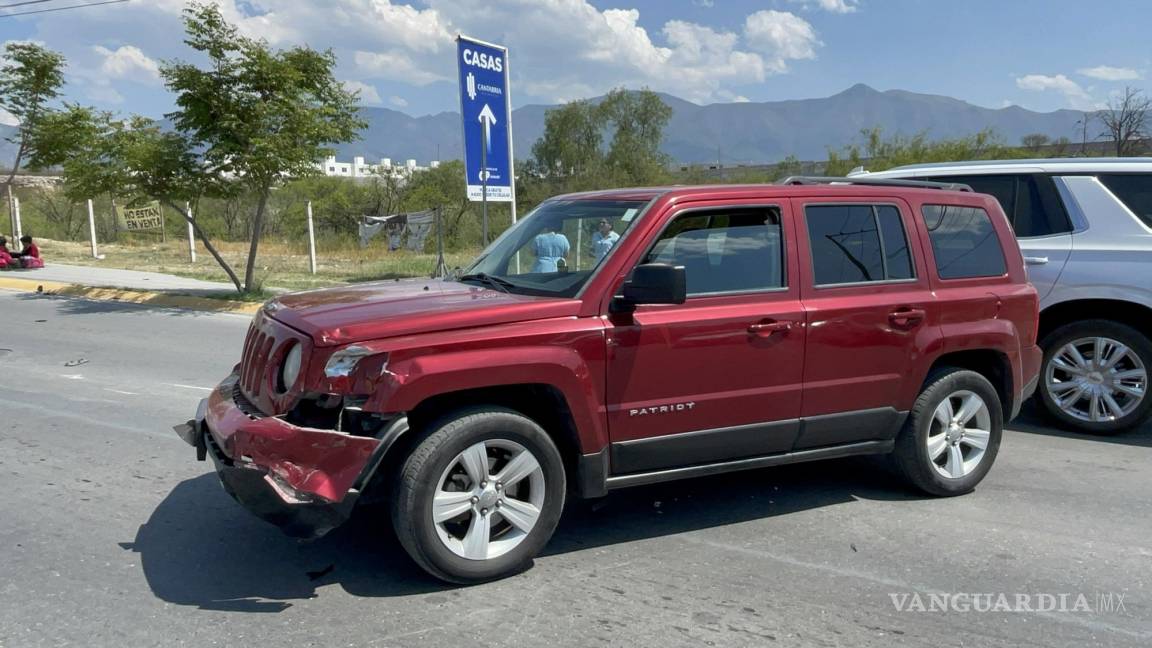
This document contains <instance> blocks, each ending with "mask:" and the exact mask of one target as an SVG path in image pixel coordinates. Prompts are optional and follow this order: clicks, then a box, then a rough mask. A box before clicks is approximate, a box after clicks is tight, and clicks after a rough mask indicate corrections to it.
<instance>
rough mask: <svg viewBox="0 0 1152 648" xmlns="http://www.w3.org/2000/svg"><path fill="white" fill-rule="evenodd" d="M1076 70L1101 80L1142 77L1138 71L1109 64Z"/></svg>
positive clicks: (1129, 79) (1130, 79) (1133, 79)
mask: <svg viewBox="0 0 1152 648" xmlns="http://www.w3.org/2000/svg"><path fill="white" fill-rule="evenodd" d="M1076 71H1077V72H1078V73H1080V74H1082V75H1084V76H1086V77H1091V78H1093V79H1100V80H1101V81H1135V80H1137V79H1141V78H1143V75H1141V74H1140V72H1138V71H1136V70H1133V69H1132V68H1124V67H1112V66H1110V65H1097V66H1096V67H1090V68H1081V69H1079V70H1076Z"/></svg>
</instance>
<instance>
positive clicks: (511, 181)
mask: <svg viewBox="0 0 1152 648" xmlns="http://www.w3.org/2000/svg"><path fill="white" fill-rule="evenodd" d="M509 58H510V57H509V55H508V50H507V49H505V50H504V96H505V97H507V98H508V101H507V102H506V103H505V104H504V107H505V108H506V109H507V110H506V112H505V113H504V123H505V124H507V125H508V187H509V189H511V190H512V203H511V205H509V206H510V207H511V208H512V224H513V225H515V224H516V159H515V156H513V155H512V80H511V78H509V76H508V75H509V74H510V73H509V71H508V70H509V68H511V67H512V64H511V63H510V62H509V60H508V59H509ZM516 272H517V273H519V272H520V257H519V256H517V257H516Z"/></svg>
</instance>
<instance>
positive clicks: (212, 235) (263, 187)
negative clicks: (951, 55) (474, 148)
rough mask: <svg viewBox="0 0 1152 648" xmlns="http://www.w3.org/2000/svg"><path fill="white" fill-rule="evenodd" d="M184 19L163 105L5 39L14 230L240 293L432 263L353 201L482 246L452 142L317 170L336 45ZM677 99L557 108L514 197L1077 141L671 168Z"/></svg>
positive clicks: (211, 8) (1055, 151)
mask: <svg viewBox="0 0 1152 648" xmlns="http://www.w3.org/2000/svg"><path fill="white" fill-rule="evenodd" d="M185 28H186V43H187V44H188V45H189V46H190V47H191V49H192V50H194V51H196V52H197V53H198V56H197V59H196V60H197V61H198V63H197V64H192V63H187V62H182V61H170V62H166V63H165V64H164V66H163V67H162V70H161V75H162V77H163V79H164V82H165V84H166V86H167V87H168V89H169V90H170V91H171V92H172V93H173V96H174V101H175V104H176V106H177V109H176V111H175V112H173V113H171V114H168V115H165V118H166V121H165V122H160V121H157V120H154V119H150V118H146V117H140V116H135V115H117V114H112V113H107V112H103V111H98V110H95V109H93V108H89V107H86V106H82V105H78V104H74V103H69V102H68V101H67V100H63V101H61V100H60V93H61V90H62V86H63V78H64V77H63V70H64V68H65V66H66V61H65V60H64V58H63V57H62V56H60V55H59V54H57V53H55V52H52V51H50V50H47V49H46V48H44V47H43V46H41V45H38V44H30V43H15V42H13V43H9V44H7V45H6V46H5V51H4V61H3V65H0V108H4V109H6V110H8V111H9V112H10V113H12V114H13V115H15V116H16V117H17V118H18V119H19V120H20V128H19V130H18V134H17V135H16V137H15V138H14V139H13V141H14V142H15V143H17V144H18V149H19V152H18V155H17V157H16V159H15V160H12V161H9V162H7V164H6V166H8V167H9V169H8V171H7V172H5V173H4V174H2V175H0V182H3V184H4V186H3V187H0V190H5V191H6V193H7V190H11V191H12V193H13V195H15V196H16V197H18V198H19V200H20V203H21V207H22V209H21V212H22V221H23V231H24V232H26V233H31V234H33V235H34V236H35V237H36V238H37V239H38V240H39V241H40V243H41V247H42V249H43V250H44V253H45V256H46V257H47V259H48V262H49V263H52V262H58V263H78V264H90V265H99V266H104V267H117V268H128V269H137V270H153V271H159V272H167V273H172V274H178V275H182V276H189V277H196V278H202V279H212V280H219V281H227V282H230V283H232V285H233V286H234V287H235V289H236V291H237V292H239V293H241V294H244V293H256V294H262V291H263V289H264V288H266V287H277V288H290V289H296V288H308V287H315V286H324V285H332V284H337V283H344V282H355V281H366V280H370V279H388V278H394V277H401V276H420V275H429V274H431V273H432V271H433V268H434V267H435V265H436V258H437V257H436V245H437V237H436V236H435V234H433V235H432V236H429V237H427V240H426V242H425V249H424V250H420V251H388V249H387V248H388V242H387V240H386V238H387V237H386V236H380V237H377V238H376V239H375V240H373V241H372V242H371V243H370V244H369V245H368V246H367V247H364V248H362V247H360V244H359V240H358V223H359V222H360V220H361V218H362V217H364V216H382V215H388V214H394V213H399V212H414V211H421V210H425V209H430V208H438V209H439V210H440V215H441V226H442V228H443V239H444V245H445V249H446V259H445V260H446V262H447V265H448V267H449V268H452V267H456V266H461V265H464V264H465V263H466V262H467V261H468V260H469V259H470V258H471V257H472V256H474V255H475V254H476V253H477V252H478V251H479V241H480V229H481V228H480V215H479V213H480V208H479V204H478V203H471V202H469V201H468V200H467V199H466V198H465V192H464V170H463V164H462V163H461V162H460V161H450V162H445V163H443V164H441V165H440V166H439V167H437V168H433V169H429V170H427V171H421V172H415V173H412V174H411V175H409V176H395V175H381V176H378V177H371V178H367V179H364V178H360V179H349V178H335V177H325V176H323V175H322V174H321V173H320V170H319V168H318V167H317V166H316V164H315V162H316V161H317V160H319V159H322V158H323V157H324V156H325V155H327V154H328V153H329V151H330V149H329V148H328V147H330V146H331V145H332V144H336V143H341V142H348V141H353V140H355V139H356V138H357V137H358V135H357V132H358V131H359V129H361V128H363V126H364V124H363V123H362V122H361V120H360V118H359V115H358V111H357V109H356V104H357V102H358V97H357V96H356V94H355V93H350V92H348V91H346V90H345V89H344V88H343V86H342V85H341V84H340V83H339V82H338V81H337V80H336V78H335V76H334V70H335V68H336V65H337V61H336V59H335V56H334V55H333V54H332V53H331V52H330V51H317V50H313V49H311V48H308V47H297V48H292V49H287V50H274V49H272V48H271V47H270V46H269V45H268V44H267V43H265V42H263V41H259V40H253V39H249V38H245V37H243V36H241V35H240V34H239V33H238V32H237V31H236V29H235V28H234V27H233V26H231V25H229V24H228V23H227V22H226V21H225V20H224V18H223V17H222V16H221V14H220V12H219V10H218V9H217V8H216V6H215V5H213V4H200V3H191V4H189V5H188V8H187V9H186V11H185ZM1148 109H1149V100H1148V99H1147V98H1146V97H1145V96H1144V95H1143V93H1142V92H1141V91H1139V90H1136V89H1131V88H1129V89H1127V91H1126V93H1125V95H1124V96H1123V98H1117V99H1116V100H1114V102H1113V104H1112V105H1110V106H1109V107H1108V108H1107V109H1105V110H1101V111H1098V112H1096V113H1085V115H1084V119H1083V120H1082V122H1083V124H1082V125H1083V132H1084V138H1085V140H1086V138H1087V137H1088V133H1089V132H1090V131H1091V132H1092V135H1093V139H1094V140H1101V139H1102V140H1106V141H1110V142H1113V143H1114V150H1109V151H1108V153H1113V152H1114V153H1115V154H1119V155H1139V154H1142V153H1143V152H1144V151H1145V149H1146V148H1147V144H1148V142H1149V139H1148V135H1149V134H1148V132H1147V130H1148V129H1147V123H1146V121H1145V117H1146V115H1147V112H1148ZM671 114H672V111H671V109H670V108H669V107H668V106H667V105H665V104H664V102H663V101H661V99H660V97H659V95H657V94H656V93H654V92H651V91H649V90H639V91H628V90H624V89H617V90H614V91H612V92H610V93H609V94H608V95H606V96H604V97H602V98H600V99H598V100H594V101H593V100H582V101H574V102H570V103H568V104H565V105H563V106H561V107H559V108H556V109H554V110H551V111H549V112H548V114H547V115H546V118H545V130H544V133H543V135H542V136H541V138H540V139H539V140H538V141H537V142H536V144H535V145H534V146H533V147H532V151H531V156H530V157H528V159H526V160H524V161H522V162H521V163H520V164H519V165H518V170H517V171H518V174H517V202H518V204H517V208H518V212H519V213H520V214H521V215H524V214H526V213H527V212H528V211H529V210H531V209H532V208H533V207H534V206H535V205H537V204H539V203H540V202H541V201H542V200H544V199H546V198H548V197H550V196H554V195H557V194H562V193H567V192H572V191H582V190H588V189H606V188H613V187H623V186H639V185H660V184H693V183H726V182H731V183H765V182H774V181H777V180H779V179H781V178H783V177H786V176H789V175H798V174H808V175H844V174H846V173H848V172H849V171H851V170H852V169H855V168H857V167H865V168H867V169H868V170H870V171H881V170H884V169H887V168H890V167H893V166H898V165H903V164H915V163H923V162H945V161H954V160H963V159H976V160H978V159H1000V158H1025V157H1060V156H1068V155H1082V154H1085V153H1087V152H1088V150H1087V148H1086V146H1085V144H1084V142H1076V143H1073V142H1072V141H1070V140H1069V139H1068V138H1059V139H1056V140H1053V139H1051V138H1049V137H1048V136H1046V135H1043V134H1034V135H1028V136H1026V137H1024V138H1023V139H1022V141H1021V142H1020V143H1019V144H1011V143H1008V142H1005V141H1004V140H1003V139H1002V138H1001V137H1000V136H998V135H997V133H995V132H994V131H991V130H985V131H981V132H978V133H973V134H972V135H969V136H967V137H961V138H955V139H948V140H932V139H930V138H929V137H928V134H927V133H917V134H911V135H908V134H900V133H884V132H882V131H881V130H880V129H879V128H873V129H866V130H864V131H862V132H861V134H860V137H859V138H858V141H857V142H855V143H853V144H851V145H849V146H846V147H844V148H842V149H838V150H831V149H830V150H829V151H828V154H827V158H826V159H824V160H810V161H801V160H799V159H797V158H796V157H795V156H788V157H787V158H785V159H784V160H782V161H780V162H778V163H776V164H769V165H763V166H755V167H735V168H723V167H719V166H718V165H689V166H683V167H680V166H677V165H674V164H673V161H672V160H670V159H668V158H667V156H665V155H664V154H662V153H661V152H660V144H661V142H662V140H663V134H664V130H665V128H666V126H667V124H668V121H669V119H670V117H671ZM54 170H59V172H61V173H62V176H63V181H62V183H60V184H58V185H47V186H45V184H44V183H38V184H37V185H36V186H14V184H13V182H12V179H13V176H15V175H16V174H17V172H26V171H31V172H40V173H43V172H47V171H54ZM5 179H6V181H5ZM88 199H91V200H93V206H94V214H95V221H96V235H97V239H98V241H99V247H100V253H101V254H102V255H103V257H104V258H103V259H94V258H92V256H91V251H90V249H89V247H88V245H87V240H88V213H87V207H86V201H87V200H88ZM150 200H158V201H159V202H160V203H161V205H162V209H163V212H164V213H163V216H164V229H163V230H162V231H147V232H132V233H129V232H125V231H118V230H117V228H116V220H115V216H114V210H113V204H114V203H115V204H119V205H132V204H140V203H144V202H147V201H150ZM309 202H311V203H312V210H313V216H314V222H315V229H316V236H317V251H318V255H317V256H318V269H317V273H316V274H315V275H313V274H311V273H310V272H309V267H308V266H309V264H308V256H307V254H308V243H307V227H306V216H305V213H306V206H307V204H308V203H309ZM186 206H187V208H189V209H190V210H191V213H192V215H193V218H192V219H191V220H190V221H189V220H188V219H187V217H186ZM8 207H9V208H8V209H7V210H5V211H6V212H7V213H9V214H10V213H11V204H9V205H8ZM489 216H490V220H491V227H492V230H493V232H494V233H496V234H498V233H499V232H501V231H502V230H503V229H504V228H506V227H507V226H508V225H509V224H510V223H511V212H510V210H509V208H508V206H507V205H506V204H503V203H492V204H490V205H489ZM189 222H190V223H191V224H192V226H193V228H194V230H195V236H196V239H197V243H196V245H197V251H198V255H199V256H198V258H197V261H196V262H195V263H192V262H191V260H190V258H189V253H188V241H187V227H188V224H189ZM0 229H3V230H8V229H9V228H8V227H7V226H3V227H0ZM7 233H9V234H10V233H11V232H10V231H9V232H7Z"/></svg>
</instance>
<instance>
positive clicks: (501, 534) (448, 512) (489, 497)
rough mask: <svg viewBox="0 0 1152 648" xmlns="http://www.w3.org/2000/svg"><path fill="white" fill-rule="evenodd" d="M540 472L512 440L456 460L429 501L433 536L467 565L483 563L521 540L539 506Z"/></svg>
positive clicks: (474, 448)
mask: <svg viewBox="0 0 1152 648" xmlns="http://www.w3.org/2000/svg"><path fill="white" fill-rule="evenodd" d="M544 490H545V484H544V471H543V469H542V468H541V467H540V462H539V460H537V458H536V456H535V455H533V454H532V452H531V451H530V450H528V449H527V448H525V447H524V446H522V445H520V444H519V443H516V442H514V441H509V440H505V439H491V440H487V441H481V442H480V443H476V444H473V445H471V446H469V447H468V448H466V449H465V450H464V451H463V452H461V453H460V454H458V455H456V457H455V458H454V459H453V460H452V462H451V463H449V464H448V467H447V468H446V469H445V470H444V472H443V474H442V475H441V476H440V479H439V481H438V482H437V485H436V493H435V496H434V497H433V498H432V521H433V522H434V523H435V525H436V532H437V536H438V537H439V538H440V541H441V542H443V543H444V546H445V547H447V548H448V549H449V550H450V551H452V552H453V553H455V554H456V555H458V556H460V557H462V558H467V559H469V560H489V559H491V558H496V557H498V556H501V555H503V554H505V553H507V552H509V551H511V550H512V549H514V548H516V546H518V545H519V544H520V543H521V542H523V541H524V539H525V538H526V537H528V534H529V533H530V532H531V531H532V529H533V528H534V527H535V526H536V521H537V519H539V517H540V511H541V509H542V508H543V506H544Z"/></svg>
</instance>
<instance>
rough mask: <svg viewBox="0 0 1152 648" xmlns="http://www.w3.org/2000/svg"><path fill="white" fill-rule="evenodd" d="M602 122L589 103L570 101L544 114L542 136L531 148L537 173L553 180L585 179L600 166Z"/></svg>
mask: <svg viewBox="0 0 1152 648" xmlns="http://www.w3.org/2000/svg"><path fill="white" fill-rule="evenodd" d="M603 128H604V124H603V119H602V118H601V112H600V110H599V108H598V107H597V106H595V105H593V104H592V103H591V102H589V101H571V102H569V103H566V104H564V105H563V106H561V107H559V108H554V109H552V110H549V111H548V112H547V113H546V114H545V115H544V134H543V135H542V136H541V137H540V139H538V140H536V143H535V144H534V145H532V157H533V159H534V162H535V165H536V170H537V172H538V173H540V174H542V175H546V176H550V177H554V178H570V177H577V178H579V177H586V176H588V175H590V174H595V173H598V172H599V171H600V170H601V165H602V164H603V152H602V151H601V148H602V147H603V145H604V136H603Z"/></svg>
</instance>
